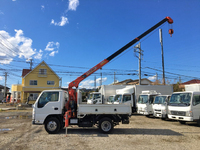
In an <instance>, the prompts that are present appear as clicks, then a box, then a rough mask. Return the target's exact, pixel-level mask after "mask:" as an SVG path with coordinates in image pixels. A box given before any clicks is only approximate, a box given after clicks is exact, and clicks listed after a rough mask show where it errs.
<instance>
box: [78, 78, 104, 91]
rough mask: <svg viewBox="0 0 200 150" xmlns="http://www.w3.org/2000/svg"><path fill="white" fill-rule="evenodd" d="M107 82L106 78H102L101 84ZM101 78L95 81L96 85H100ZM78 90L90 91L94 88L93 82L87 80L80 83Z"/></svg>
mask: <svg viewBox="0 0 200 150" xmlns="http://www.w3.org/2000/svg"><path fill="white" fill-rule="evenodd" d="M106 80H107V77H105V78H102V83H103V82H105V81H106ZM100 81H101V78H98V79H96V83H97V84H100ZM79 88H87V89H92V88H94V80H91V79H88V80H85V81H82V82H81V83H80V85H79Z"/></svg>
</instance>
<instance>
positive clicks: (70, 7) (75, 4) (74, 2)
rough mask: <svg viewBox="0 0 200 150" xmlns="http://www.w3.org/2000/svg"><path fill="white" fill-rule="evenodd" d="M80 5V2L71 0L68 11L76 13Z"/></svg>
mask: <svg viewBox="0 0 200 150" xmlns="http://www.w3.org/2000/svg"><path fill="white" fill-rule="evenodd" d="M78 5H79V0H69V6H68V9H69V10H73V11H76V8H77V7H78Z"/></svg>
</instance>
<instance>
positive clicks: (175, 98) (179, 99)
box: [169, 93, 192, 106]
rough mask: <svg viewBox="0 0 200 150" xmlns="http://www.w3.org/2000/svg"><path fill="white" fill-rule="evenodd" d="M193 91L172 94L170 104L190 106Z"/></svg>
mask: <svg viewBox="0 0 200 150" xmlns="http://www.w3.org/2000/svg"><path fill="white" fill-rule="evenodd" d="M191 95H192V94H191V93H175V94H172V96H171V98H170V101H169V105H171V106H189V105H190V101H191Z"/></svg>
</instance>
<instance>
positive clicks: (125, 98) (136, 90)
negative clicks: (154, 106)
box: [87, 85, 173, 114]
mask: <svg viewBox="0 0 200 150" xmlns="http://www.w3.org/2000/svg"><path fill="white" fill-rule="evenodd" d="M147 90H156V91H157V92H160V93H164V94H172V92H173V87H172V86H169V85H102V86H101V88H100V90H99V92H93V93H91V95H92V96H91V95H90V96H89V97H93V99H88V100H87V103H88V104H121V103H126V104H131V107H132V113H134V112H136V111H137V107H138V103H137V100H138V97H139V95H140V94H141V93H142V91H147ZM97 93H98V95H99V94H100V97H101V98H100V99H99V98H98V99H95V97H96V96H95V95H96V94H97ZM111 97H112V98H113V97H114V101H113V102H111V101H110V100H109V99H110V98H111ZM96 101H97V102H96ZM142 105H143V104H142ZM145 105H146V104H145ZM140 106H141V105H140V104H139V107H140ZM145 107H146V106H144V107H143V106H142V108H141V107H140V113H142V114H144V109H145Z"/></svg>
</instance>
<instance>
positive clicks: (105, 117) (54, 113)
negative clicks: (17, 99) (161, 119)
mask: <svg viewBox="0 0 200 150" xmlns="http://www.w3.org/2000/svg"><path fill="white" fill-rule="evenodd" d="M166 21H167V22H168V23H170V24H172V23H173V20H172V19H171V18H170V17H166V18H164V19H163V20H161V21H160V22H158V23H157V24H156V25H154V26H153V27H151V28H150V29H149V30H147V31H146V32H144V33H142V34H141V35H140V36H138V37H136V38H135V39H134V40H132V41H131V42H129V43H128V44H126V45H125V46H123V47H122V48H120V49H119V50H118V51H116V52H115V53H113V54H112V55H110V56H109V57H108V58H106V59H104V60H103V61H101V62H100V63H98V64H97V65H96V66H94V67H93V68H91V69H90V70H88V71H87V72H85V73H84V74H83V75H81V76H79V77H78V78H77V79H76V80H74V81H72V82H71V83H69V85H68V93H66V92H64V91H61V90H58V91H57V90H50V91H43V92H42V93H41V94H40V96H39V97H38V98H37V100H36V102H35V104H34V105H33V121H32V122H33V124H44V126H45V129H46V131H47V132H48V133H57V132H58V131H59V130H60V129H61V128H62V127H64V126H65V127H66V131H67V127H68V126H69V125H78V126H79V127H91V126H93V125H98V126H99V129H100V130H101V131H102V132H104V133H108V132H111V131H112V129H113V127H114V126H115V125H118V124H119V122H122V123H124V124H127V123H129V116H130V114H131V106H130V105H127V104H124V103H123V104H118V105H115V104H101V105H100V104H99V105H88V104H82V103H80V101H82V100H81V99H82V95H81V93H80V92H79V90H78V85H79V83H80V82H81V81H82V80H84V79H86V78H87V77H88V76H90V75H91V74H93V73H94V72H95V71H97V70H99V69H100V68H102V67H103V66H104V65H106V64H107V63H108V62H110V61H111V60H112V59H113V58H115V57H116V56H118V55H119V54H121V53H122V52H124V51H125V50H126V49H127V48H129V47H130V46H132V45H133V44H135V43H136V42H138V41H139V40H140V39H142V38H143V37H144V36H146V35H147V34H149V33H150V32H152V31H153V30H154V29H156V28H157V27H159V26H160V25H162V24H163V23H165V22H166ZM170 34H172V29H170ZM105 91H107V90H105ZM66 95H67V96H66ZM109 96H110V95H109ZM102 100H104V98H102ZM102 103H103V102H102ZM63 120H64V122H63Z"/></svg>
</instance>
